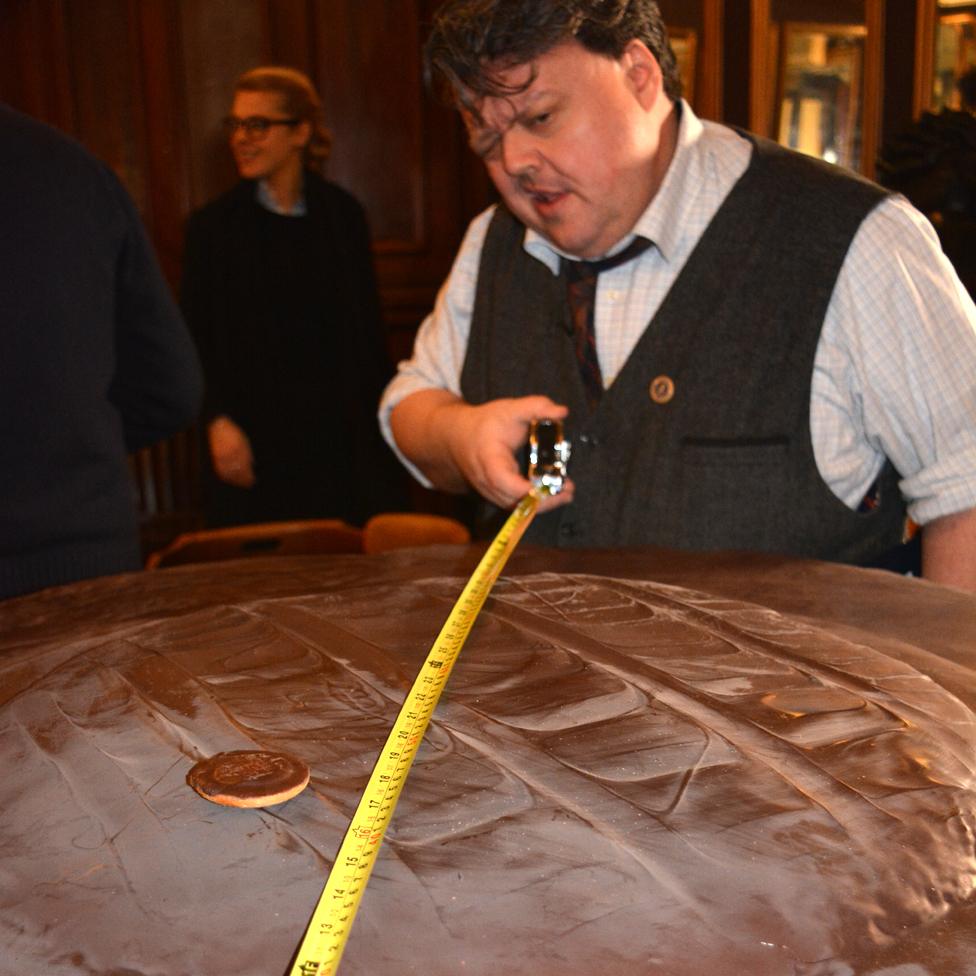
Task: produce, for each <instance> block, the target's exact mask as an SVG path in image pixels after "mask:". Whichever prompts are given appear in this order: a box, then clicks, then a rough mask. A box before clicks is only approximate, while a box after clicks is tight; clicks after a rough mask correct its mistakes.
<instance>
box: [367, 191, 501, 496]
mask: <svg viewBox="0 0 976 976" xmlns="http://www.w3.org/2000/svg"><path fill="white" fill-rule="evenodd" d="M494 212H495V208H494V207H489V208H488V209H487V210H485V211H484V212H483V213H481V214H479V215H478V216H477V217H476V218H475V219H474V220H473V221H472V222H471V224H470V226H469V227H468V230H467V233H466V234H465V236H464V240H463V241H462V242H461V247H460V249H459V250H458V253H457V257H456V258H455V260H454V265H453V267H452V268H451V272H450V274H449V275H448V277H447V280H446V281H445V282H444V284H443V285H442V286H441V290H440V291H439V292H438V294H437V300H436V302H435V303H434V309H433V311H432V312H431V313H430V315H428V316H427V318H426V319H424V321H423V324H422V325H421V326H420V329H419V330H418V331H417V337H416V339H415V340H414V347H413V355H412V356H411V357H410V359H405V360H403V361H402V362H400V363H399V365H398V366H397V372H396V375H395V376H394V377H393V379H392V380H390V382H389V384H387V387H386V390H385V391H384V393H383V396H382V398H381V400H380V406H379V423H380V430H381V431H382V432H383V437H384V438H385V439H386V442H387V443H388V444H389V445H390V447H391V448H393V450H394V451H395V452H396V455H397V457H398V458H399V459H400V461H401V462H402V463H403V465H404V466H405V467H406V468H407V470H408V471H410V473H411V474H412V475H413V477H414V478H416V479H417V481H419V482H420V483H421V484H422V485H424V486H425V487H428V488H429V487H432V486H431V484H430V482H429V481H428V480H427V479H426V478H425V477H424V476H423V475H422V474H421V473H420V471H419V470H418V469H417V468H416V467H415V466H414V465H412V464H411V463H410V462H409V461H408V460H407V458H406V457H404V455H403V454H402V452H401V451H400V449H399V448H398V447H397V443H396V440H395V439H394V437H393V431H392V429H391V427H390V414H391V413H392V412H393V409H394V407H396V405H397V404H398V403H399V402H400V401H401V400H404V399H405V398H406V397H408V396H410V395H411V394H412V393H419V392H420V391H421V390H431V389H433V390H447V391H448V392H449V393H453V394H455V395H456V396H460V395H461V370H462V368H463V366H464V356H465V353H466V352H467V348H468V335H469V333H470V331H471V316H472V313H473V311H474V299H475V291H476V289H477V284H478V267H479V265H480V263H481V249H482V247H483V246H484V242H485V235H486V234H487V232H488V225H489V224H490V223H491V218H492V216H493V215H494Z"/></svg>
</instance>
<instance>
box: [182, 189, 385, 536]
mask: <svg viewBox="0 0 976 976" xmlns="http://www.w3.org/2000/svg"><path fill="white" fill-rule="evenodd" d="M255 191H256V187H255V184H254V183H253V182H250V181H245V182H242V183H239V184H238V185H237V186H235V187H234V188H233V189H231V190H230V191H229V192H227V193H225V194H224V195H223V196H221V197H219V198H217V199H216V200H214V201H212V202H211V203H209V204H207V205H206V206H204V207H203V208H201V209H200V210H198V211H197V212H196V213H194V214H193V215H192V216H191V218H190V220H189V222H188V224H187V231H186V248H185V254H184V264H183V284H182V303H183V310H184V313H185V315H186V318H187V321H188V322H189V324H190V327H191V329H192V331H193V333H194V336H195V338H196V340H197V344H198V347H199V350H200V355H201V359H202V360H203V364H204V373H205V376H206V383H207V392H206V398H205V407H204V419H205V420H209V419H212V418H213V417H215V416H219V415H221V414H225V415H227V416H228V417H230V418H231V419H232V420H233V421H234V422H235V423H237V424H238V425H239V426H240V427H241V428H242V429H243V430H244V431H245V433H246V434H247V435H248V437H249V439H250V441H251V447H252V449H253V451H254V456H255V476H256V479H257V484H256V485H255V487H254V488H252V489H238V488H233V487H231V486H229V485H226V484H223V483H222V482H219V481H218V480H217V479H216V477H212V478H211V479H210V483H209V491H208V506H207V507H208V521H209V522H210V523H211V524H230V523H240V522H259V521H268V520H272V519H283V518H289V519H290V518H313V517H327V518H331V517H337V518H344V519H346V520H348V521H350V522H353V523H357V524H358V523H361V522H362V521H363V520H364V519H365V518H367V517H368V516H369V515H370V514H373V513H374V512H376V511H381V510H385V509H390V508H399V507H402V504H403V501H402V494H401V492H402V485H403V479H402V476H401V474H400V472H399V470H398V466H397V465H396V464H395V462H394V460H393V458H392V455H391V454H390V452H389V449H388V448H387V447H386V445H385V444H384V443H383V442H382V439H381V437H380V436H379V431H378V428H377V422H376V406H377V402H378V399H379V395H380V393H381V391H382V388H383V385H384V383H385V381H386V379H387V378H388V375H389V372H390V369H389V365H388V361H387V357H386V353H385V348H384V336H383V329H382V325H381V316H380V306H379V298H378V293H377V287H376V279H375V274H374V269H373V260H372V250H371V246H370V237H369V230H368V227H367V223H366V217H365V214H364V212H363V209H362V207H361V206H360V204H359V203H358V202H357V201H356V200H355V198H353V197H352V196H351V195H350V194H348V193H347V192H346V191H345V190H342V189H341V188H339V187H338V186H335V185H334V184H332V183H328V182H326V181H325V180H323V179H321V178H320V177H318V176H316V175H314V174H311V173H308V174H306V182H305V200H306V206H307V214H306V216H304V217H282V216H279V215H277V214H273V213H270V212H269V211H267V210H266V209H265V208H264V207H262V206H261V205H260V204H259V203H258V202H257V200H256V197H255ZM208 470H209V465H208Z"/></svg>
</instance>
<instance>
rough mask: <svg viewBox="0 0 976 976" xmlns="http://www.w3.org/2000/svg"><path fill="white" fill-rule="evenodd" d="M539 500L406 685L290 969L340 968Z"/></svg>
mask: <svg viewBox="0 0 976 976" xmlns="http://www.w3.org/2000/svg"><path fill="white" fill-rule="evenodd" d="M538 504H539V498H538V495H537V494H535V492H530V493H529V494H528V495H526V496H525V497H524V498H523V499H522V500H521V501H520V502H519V503H518V505H516V506H515V510H514V511H513V512H512V514H511V515H510V516H509V517H508V520H507V521H506V522H505V524H504V525H503V526H502V528H501V530H500V531H499V533H498V535H496V536H495V538H494V539H493V540H492V542H491V545H490V546H489V547H488V550H487V552H486V553H485V555H484V556H483V557H482V559H481V562H480V563H479V564H478V568H477V569H476V570H475V571H474V573H473V574H472V575H471V578H470V579H469V580H468V582H467V583H466V584H465V586H464V589H463V590H462V591H461V596H460V597H459V598H458V601H457V603H455V604H454V607H453V609H452V610H451V612H450V614H449V615H448V618H447V622H446V623H445V624H444V626H443V627H442V628H441V632H440V634H439V635H438V637H437V640H435V641H434V645H433V647H432V648H431V650H430V653H429V654H428V655H427V660H426V661H424V664H423V666H422V667H421V669H420V673H419V674H418V676H417V678H416V679H415V680H414V683H413V686H412V687H411V688H410V690H409V691H408V692H407V697H406V699H405V700H404V702H403V705H402V706H401V707H400V712H399V714H398V715H397V717H396V720H395V721H394V723H393V729H392V730H391V732H390V734H389V736H388V737H387V740H386V744H385V745H384V746H383V751H382V752H381V753H380V756H379V758H378V759H377V761H376V765H375V766H374V767H373V772H372V773H371V775H370V777H369V782H368V783H367V784H366V789H365V790H364V791H363V794H362V796H361V797H360V800H359V805H358V806H357V807H356V812H355V813H354V814H353V817H352V820H351V821H350V824H349V827H348V829H347V830H346V835H345V837H344V838H343V840H342V844H341V845H340V846H339V853H338V854H337V855H336V859H335V863H334V864H333V866H332V871H331V872H330V874H329V879H328V881H327V882H326V885H325V889H324V890H323V892H322V895H321V896H320V898H319V901H318V904H317V905H316V907H315V911H314V912H313V914H312V919H311V921H310V922H309V925H308V929H307V930H306V932H305V937H304V939H303V940H302V944H301V945H300V946H299V949H298V954H297V955H296V957H295V963H294V965H293V966H292V968H291V970H290V971H289V976H335V973H336V970H337V969H338V966H339V960H340V958H341V957H342V952H343V950H344V949H345V946H346V940H347V939H348V938H349V931H350V929H351V928H352V924H353V921H354V920H355V918H356V911H357V909H358V908H359V902H360V899H361V898H362V896H363V891H364V890H365V888H366V883H367V881H368V880H369V876H370V873H371V872H372V870H373V863H374V862H375V860H376V857H377V855H378V853H379V849H380V844H381V843H382V841H383V836H384V834H385V833H386V828H387V826H388V825H389V823H390V820H391V819H392V817H393V810H394V808H395V807H396V804H397V800H398V799H399V798H400V792H401V790H402V789H403V784H404V782H405V780H406V778H407V773H408V772H409V771H410V766H411V765H412V764H413V760H414V756H415V755H416V754H417V750H418V749H419V748H420V742H421V740H422V739H423V737H424V733H425V732H426V731H427V726H428V724H429V723H430V718H431V715H433V713H434V709H435V708H436V707H437V702H438V700H439V699H440V696H441V691H442V690H443V689H444V686H445V685H446V684H447V679H448V678H449V677H450V674H451V668H453V667H454V662H455V661H456V660H457V657H458V655H459V654H460V653H461V647H462V646H463V644H464V642H465V640H466V639H467V637H468V634H469V633H470V632H471V628H472V627H473V626H474V622H475V620H476V619H477V617H478V614H479V613H480V612H481V608H482V606H483V605H484V602H485V600H486V599H487V598H488V594H489V592H490V591H491V588H492V586H494V584H495V580H497V579H498V577H499V576H500V575H501V572H502V569H504V567H505V563H506V562H507V561H508V557H509V556H510V555H511V554H512V552H513V551H514V549H515V546H516V545H517V544H518V541H519V539H520V538H521V537H522V533H523V532H525V530H526V529H527V528H528V527H529V523H530V522H531V521H532V519H533V517H534V516H535V513H536V508H537V507H538Z"/></svg>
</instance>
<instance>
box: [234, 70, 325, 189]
mask: <svg viewBox="0 0 976 976" xmlns="http://www.w3.org/2000/svg"><path fill="white" fill-rule="evenodd" d="M234 91H235V92H240V91H249V92H271V93H272V94H275V95H277V96H278V97H279V98H280V99H281V107H282V111H283V112H285V113H286V114H287V115H289V116H290V117H291V118H294V119H299V120H300V121H302V122H308V124H309V126H310V128H311V132H312V134H311V136H310V137H309V140H308V143H307V145H306V146H305V153H304V162H305V166H306V167H307V168H308V169H315V170H317V169H320V168H321V166H322V164H323V163H324V162H325V161H326V159H328V158H329V150H330V149H331V148H332V134H331V133H330V132H329V130H328V129H327V128H326V127H325V112H324V111H323V109H322V100H321V99H320V98H319V96H318V92H316V90H315V86H314V85H313V84H312V82H311V81H310V80H309V78H308V76H307V75H304V74H302V72H301V71H297V70H296V69H295V68H282V67H278V66H275V65H271V66H266V67H260V68H252V69H251V70H250V71H245V72H244V74H242V75H241V76H240V78H238V79H237V83H236V84H235V85H234Z"/></svg>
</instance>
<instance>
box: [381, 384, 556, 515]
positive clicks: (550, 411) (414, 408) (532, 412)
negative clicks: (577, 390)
mask: <svg viewBox="0 0 976 976" xmlns="http://www.w3.org/2000/svg"><path fill="white" fill-rule="evenodd" d="M567 413H568V411H567V409H566V407H563V406H560V405H559V404H556V403H554V402H553V401H552V400H550V399H549V398H548V397H544V396H528V397H519V398H518V399H504V400H492V401H490V402H488V403H484V404H481V405H479V406H471V405H470V404H468V403H466V402H465V401H464V400H462V399H460V398H459V397H457V396H456V395H455V394H453V393H450V392H448V391H447V390H436V389H430V390H421V391H419V392H417V393H412V394H411V395H410V396H408V397H405V398H404V399H403V400H401V401H400V402H399V403H398V404H397V405H396V407H395V408H394V409H393V412H392V414H391V415H390V425H391V428H392V431H393V436H394V438H395V439H396V443H397V446H398V447H399V449H400V450H401V451H402V452H403V454H404V455H405V456H406V457H407V458H408V459H409V460H410V461H411V462H412V463H413V464H415V465H416V466H417V467H418V468H419V469H420V471H421V472H422V473H423V474H424V475H425V476H426V477H427V478H429V479H430V481H431V483H432V484H433V485H434V486H435V487H436V488H440V489H441V490H443V491H451V492H456V493H460V492H464V491H468V490H469V489H472V488H473V489H474V490H475V491H476V492H478V494H480V495H482V496H483V497H484V498H487V499H488V500H489V501H491V502H493V503H494V504H496V505H498V506H500V507H501V508H511V507H512V506H513V505H515V503H516V502H518V500H519V499H520V498H521V497H522V496H523V495H525V494H526V492H528V490H529V489H530V488H531V487H532V486H531V484H530V482H529V481H528V479H527V478H526V477H525V476H524V474H523V473H522V472H520V471H519V469H518V464H517V462H516V458H515V452H516V451H517V450H518V449H519V448H520V447H522V445H523V444H525V443H526V441H527V440H528V433H529V425H530V423H531V422H532V420H534V419H537V418H542V417H549V418H552V419H553V420H562V419H564V418H565V417H566V414H567ZM572 499H573V486H572V483H571V482H567V483H566V487H565V488H564V490H563V491H562V492H561V493H560V494H559V495H555V496H551V497H548V498H544V499H543V500H542V503H541V504H540V507H539V508H540V511H546V510H548V509H551V508H556V507H558V506H559V505H565V504H567V503H568V502H571V501H572Z"/></svg>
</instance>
